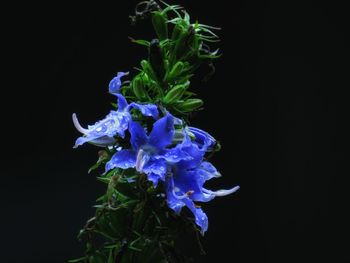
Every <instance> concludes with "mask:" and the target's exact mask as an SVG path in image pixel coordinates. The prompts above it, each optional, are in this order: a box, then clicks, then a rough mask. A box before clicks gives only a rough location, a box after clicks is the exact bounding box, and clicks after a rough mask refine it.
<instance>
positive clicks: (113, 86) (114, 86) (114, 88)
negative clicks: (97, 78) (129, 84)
mask: <svg viewBox="0 0 350 263" xmlns="http://www.w3.org/2000/svg"><path fill="white" fill-rule="evenodd" d="M125 75H128V73H125V72H118V74H117V76H116V77H114V78H113V79H112V80H111V82H110V83H109V93H112V94H117V93H119V91H120V87H121V86H122V81H121V80H120V79H121V78H122V77H124V76H125Z"/></svg>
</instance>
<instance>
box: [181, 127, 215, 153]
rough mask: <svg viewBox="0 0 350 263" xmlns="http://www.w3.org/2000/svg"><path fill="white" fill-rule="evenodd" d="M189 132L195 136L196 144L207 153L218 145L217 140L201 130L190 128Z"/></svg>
mask: <svg viewBox="0 0 350 263" xmlns="http://www.w3.org/2000/svg"><path fill="white" fill-rule="evenodd" d="M188 131H189V132H190V133H191V134H193V135H194V137H195V139H194V142H195V143H196V144H197V145H198V146H199V147H200V148H202V149H203V150H205V151H206V150H207V149H211V148H212V147H214V145H215V144H216V140H215V138H214V137H213V136H211V135H210V134H209V133H207V132H205V131H203V130H201V129H198V128H196V127H188Z"/></svg>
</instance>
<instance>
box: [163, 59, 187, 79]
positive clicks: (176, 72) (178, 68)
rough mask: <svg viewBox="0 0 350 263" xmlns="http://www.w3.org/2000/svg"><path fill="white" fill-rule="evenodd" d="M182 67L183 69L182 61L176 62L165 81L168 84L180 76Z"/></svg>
mask: <svg viewBox="0 0 350 263" xmlns="http://www.w3.org/2000/svg"><path fill="white" fill-rule="evenodd" d="M184 67H185V64H184V63H183V62H182V61H178V62H176V64H175V65H174V66H173V68H172V69H171V70H170V72H169V73H168V75H167V76H166V80H167V81H168V82H171V81H173V80H174V79H175V78H176V77H177V76H179V75H180V74H181V72H182V71H183V69H184Z"/></svg>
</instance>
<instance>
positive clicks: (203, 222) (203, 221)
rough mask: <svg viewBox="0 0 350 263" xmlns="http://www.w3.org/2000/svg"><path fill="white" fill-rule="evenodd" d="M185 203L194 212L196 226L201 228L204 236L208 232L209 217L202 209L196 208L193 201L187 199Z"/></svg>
mask: <svg viewBox="0 0 350 263" xmlns="http://www.w3.org/2000/svg"><path fill="white" fill-rule="evenodd" d="M183 202H184V203H185V204H186V206H187V207H188V208H189V209H190V210H191V211H192V213H193V215H194V217H195V221H196V224H197V225H198V226H199V227H200V228H201V232H202V234H204V233H205V232H206V231H207V230H208V217H207V215H206V214H205V213H204V212H203V210H202V209H201V208H198V207H196V206H195V204H194V203H193V201H192V200H190V199H189V198H185V199H184V200H183Z"/></svg>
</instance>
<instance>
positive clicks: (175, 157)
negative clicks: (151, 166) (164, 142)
mask: <svg viewBox="0 0 350 263" xmlns="http://www.w3.org/2000/svg"><path fill="white" fill-rule="evenodd" d="M154 158H156V159H164V160H165V161H166V162H168V163H169V164H175V163H177V162H180V161H182V160H186V161H188V160H192V159H193V158H192V156H191V155H189V154H188V153H187V152H185V151H183V150H182V149H181V147H179V145H178V146H176V147H175V148H172V149H166V150H164V151H162V152H161V153H159V154H158V155H156V156H154Z"/></svg>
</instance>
